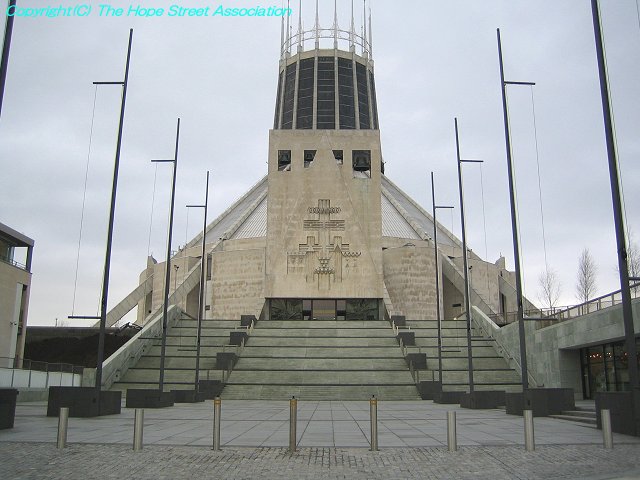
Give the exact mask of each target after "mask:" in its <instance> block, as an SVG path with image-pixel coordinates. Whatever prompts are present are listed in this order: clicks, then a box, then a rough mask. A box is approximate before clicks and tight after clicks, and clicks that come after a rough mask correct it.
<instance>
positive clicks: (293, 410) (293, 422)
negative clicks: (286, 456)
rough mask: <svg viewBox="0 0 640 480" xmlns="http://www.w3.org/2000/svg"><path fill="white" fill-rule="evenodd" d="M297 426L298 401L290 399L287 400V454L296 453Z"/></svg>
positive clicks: (294, 398) (293, 398)
mask: <svg viewBox="0 0 640 480" xmlns="http://www.w3.org/2000/svg"><path fill="white" fill-rule="evenodd" d="M297 426H298V400H296V397H291V400H289V452H291V453H293V452H295V451H296V443H297V442H296V438H297V433H296V428H297Z"/></svg>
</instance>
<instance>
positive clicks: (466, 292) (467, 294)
mask: <svg viewBox="0 0 640 480" xmlns="http://www.w3.org/2000/svg"><path fill="white" fill-rule="evenodd" d="M455 127H456V155H457V157H458V187H459V190H460V223H461V224H462V263H463V268H464V306H465V307H464V308H465V310H466V315H465V316H466V317H467V359H468V362H469V393H470V394H471V395H473V391H474V385H473V353H472V346H471V292H470V289H469V262H468V260H467V232H466V228H465V221H464V192H463V189H462V162H467V161H469V160H461V159H460V140H459V138H458V119H457V118H456V119H455Z"/></svg>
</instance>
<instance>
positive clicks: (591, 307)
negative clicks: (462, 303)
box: [488, 283, 640, 327]
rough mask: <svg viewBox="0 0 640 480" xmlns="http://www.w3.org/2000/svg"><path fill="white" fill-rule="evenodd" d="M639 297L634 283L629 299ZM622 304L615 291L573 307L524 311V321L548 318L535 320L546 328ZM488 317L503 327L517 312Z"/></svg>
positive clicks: (639, 285) (639, 286)
mask: <svg viewBox="0 0 640 480" xmlns="http://www.w3.org/2000/svg"><path fill="white" fill-rule="evenodd" d="M639 297H640V283H635V284H633V285H631V298H632V299H633V298H639ZM621 303H622V291H621V290H616V291H615V292H611V293H607V294H606V295H602V296H600V297H597V298H594V299H592V300H589V301H588V302H584V303H581V304H578V305H573V306H563V307H554V308H541V309H535V310H525V311H524V319H525V320H527V317H529V316H530V317H536V318H538V317H540V316H542V317H549V319H548V320H536V321H537V322H539V324H540V326H546V324H547V322H548V324H549V325H551V324H554V323H557V322H564V321H566V320H570V319H572V318H577V317H582V316H584V315H587V314H589V313H594V312H598V311H600V310H603V309H605V308H609V307H613V306H615V305H619V304H621ZM488 317H489V318H490V319H491V320H493V321H494V322H495V323H496V325H498V326H501V327H503V326H505V325H508V324H510V323H513V322H515V321H516V320H517V318H518V312H507V313H501V314H492V315H488Z"/></svg>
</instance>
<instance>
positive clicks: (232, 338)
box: [229, 331, 249, 345]
mask: <svg viewBox="0 0 640 480" xmlns="http://www.w3.org/2000/svg"><path fill="white" fill-rule="evenodd" d="M248 339H249V334H247V332H246V331H238V332H229V344H230V345H242V340H244V343H247V340H248Z"/></svg>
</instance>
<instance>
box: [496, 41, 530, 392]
mask: <svg viewBox="0 0 640 480" xmlns="http://www.w3.org/2000/svg"><path fill="white" fill-rule="evenodd" d="M498 57H499V60H500V87H501V91H502V112H503V116H504V138H505V142H506V149H507V170H508V174H509V203H510V206H511V235H512V237H513V258H514V262H515V276H516V304H517V319H518V334H519V337H520V368H521V375H522V389H523V391H524V390H525V389H527V388H529V372H528V369H527V342H526V338H525V330H524V308H523V295H522V269H521V267H520V234H519V232H518V216H517V208H516V198H515V173H514V171H513V159H512V155H511V133H510V131H509V113H508V110H507V85H529V86H532V85H535V83H533V82H508V81H505V79H504V66H503V63H502V42H501V41H500V29H498Z"/></svg>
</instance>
